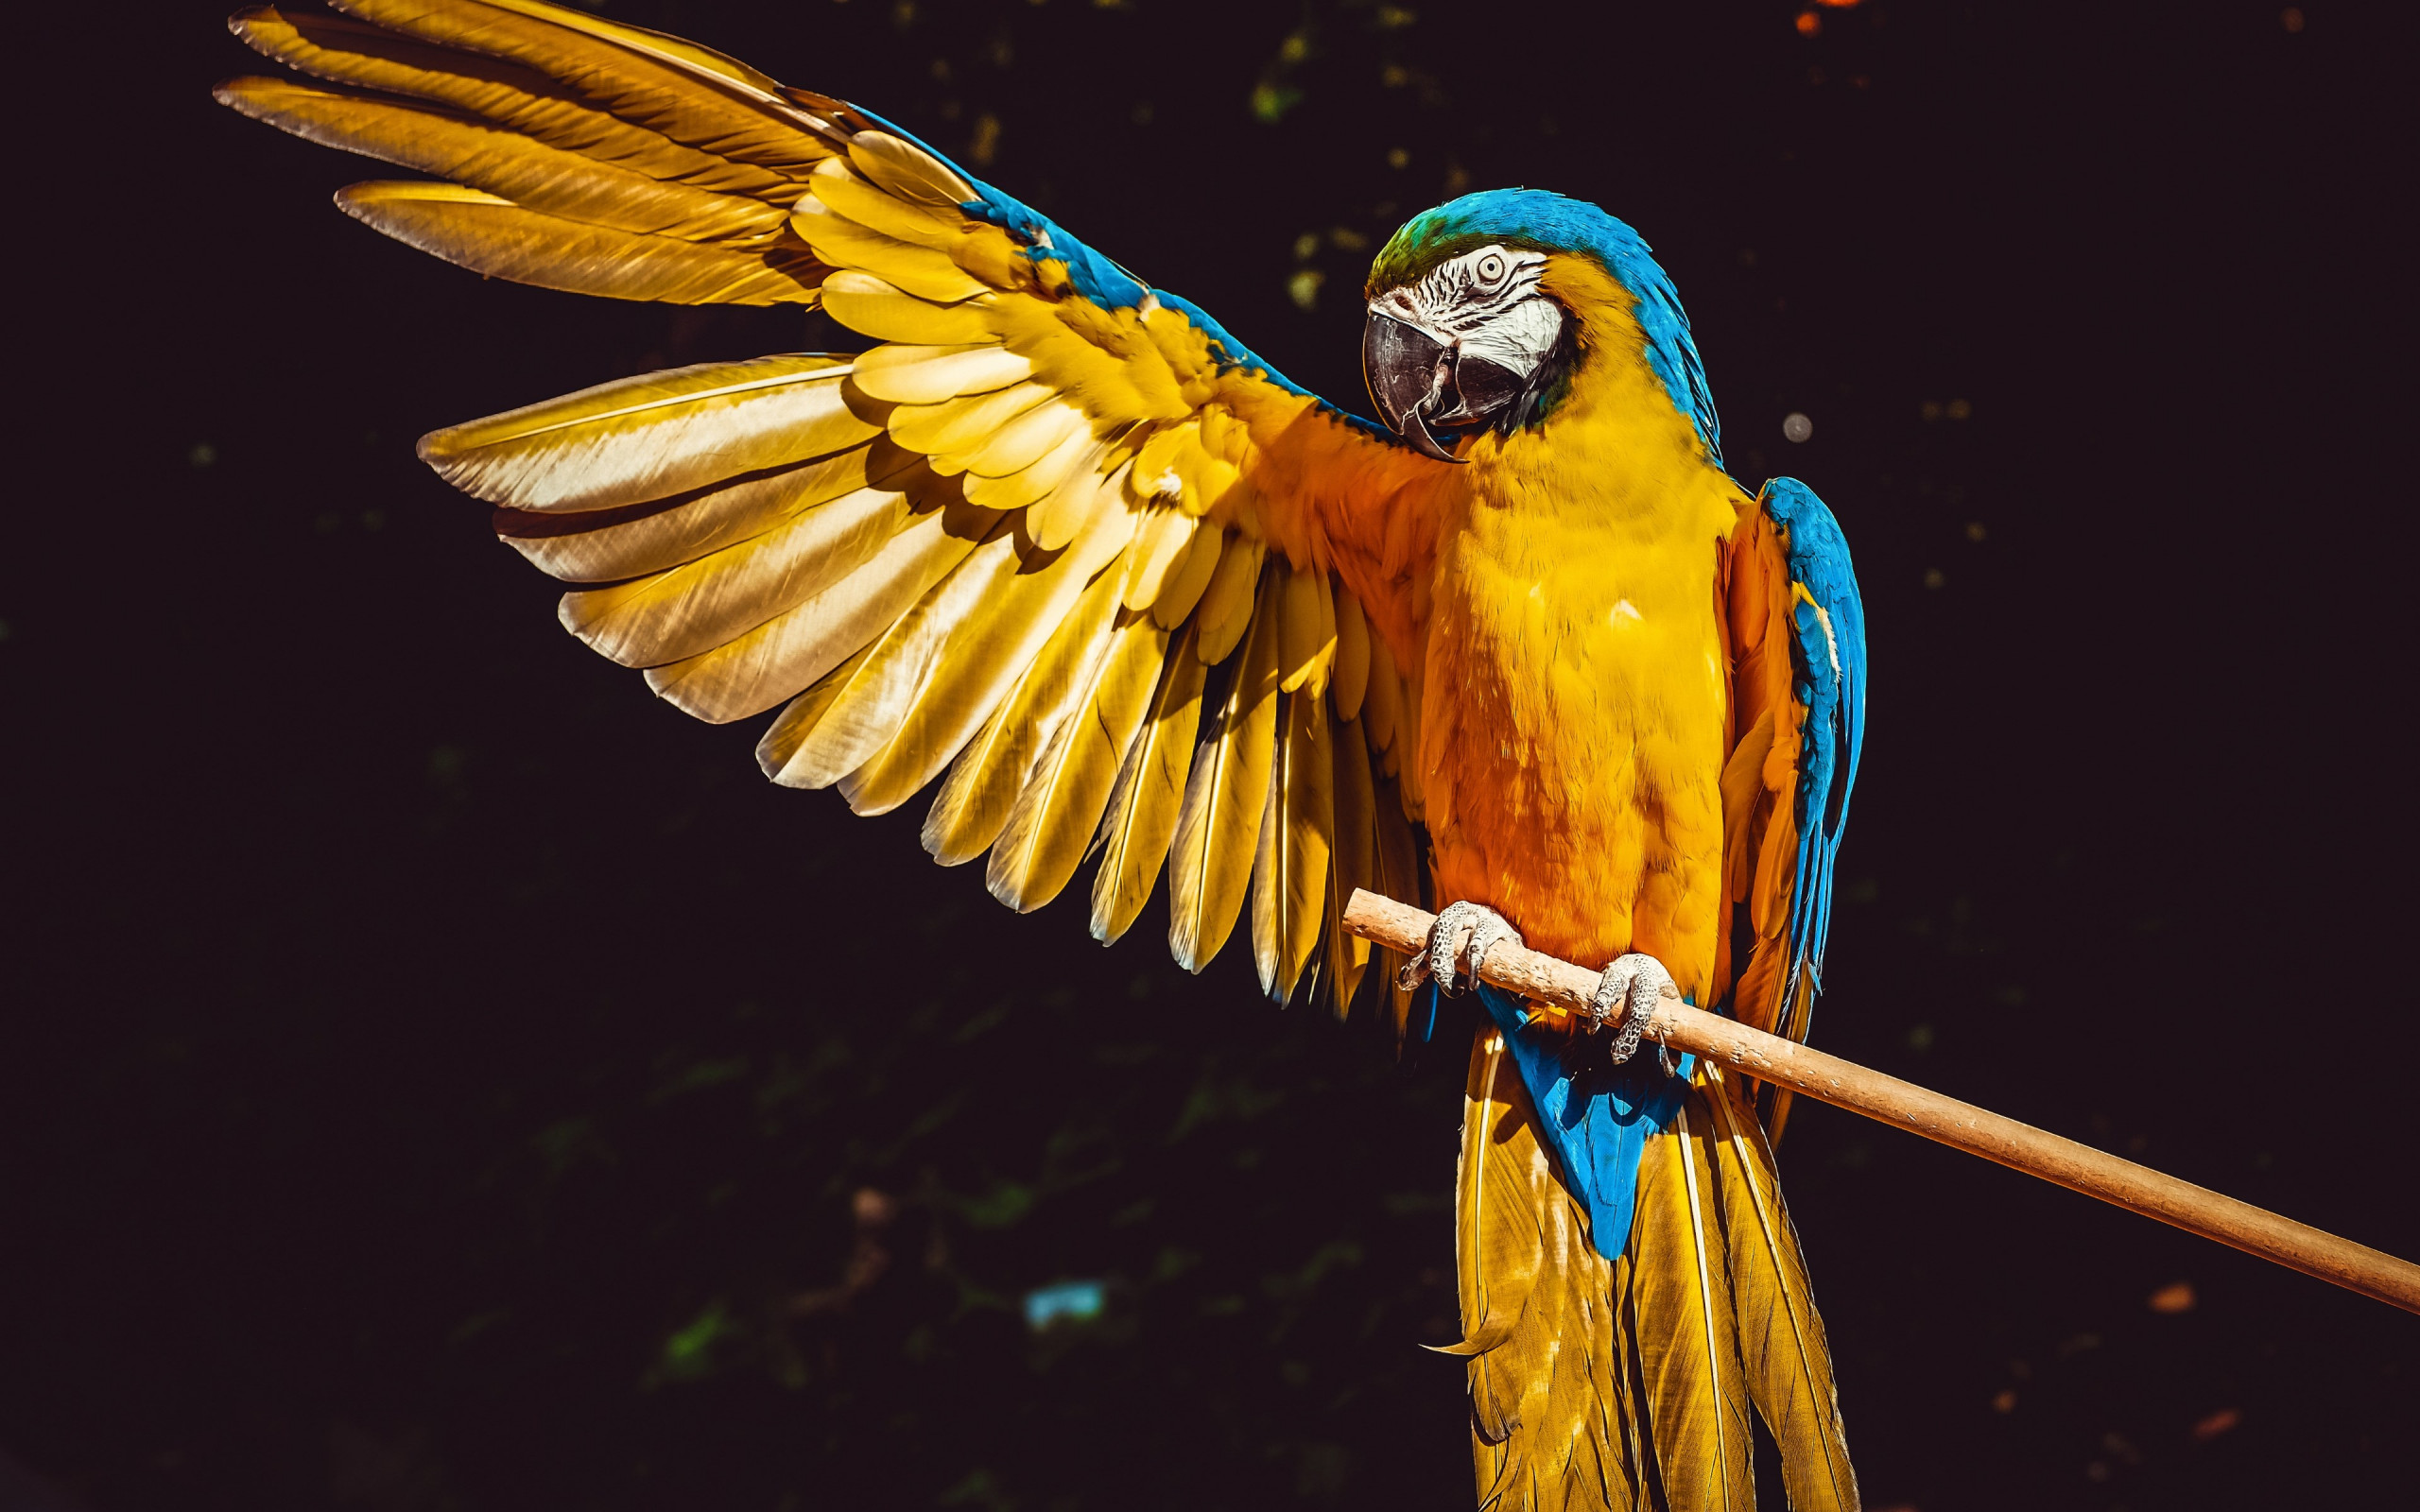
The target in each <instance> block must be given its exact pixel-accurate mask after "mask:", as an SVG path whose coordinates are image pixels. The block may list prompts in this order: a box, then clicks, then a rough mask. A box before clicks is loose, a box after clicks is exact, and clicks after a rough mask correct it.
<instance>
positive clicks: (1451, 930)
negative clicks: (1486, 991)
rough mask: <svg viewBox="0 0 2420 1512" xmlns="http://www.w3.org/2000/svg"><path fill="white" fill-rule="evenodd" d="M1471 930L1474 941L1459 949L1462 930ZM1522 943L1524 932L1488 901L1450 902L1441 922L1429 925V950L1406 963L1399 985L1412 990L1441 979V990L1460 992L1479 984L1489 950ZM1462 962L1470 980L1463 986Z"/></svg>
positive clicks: (1442, 914)
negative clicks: (1458, 972)
mask: <svg viewBox="0 0 2420 1512" xmlns="http://www.w3.org/2000/svg"><path fill="white" fill-rule="evenodd" d="M1464 930H1468V931H1470V944H1469V945H1468V946H1467V947H1466V948H1464V949H1463V950H1461V951H1459V952H1457V951H1456V950H1455V948H1454V947H1455V946H1456V945H1457V944H1459V943H1460V942H1461V936H1462V932H1463V931H1464ZM1508 939H1509V940H1511V941H1512V942H1513V944H1515V945H1518V944H1520V943H1522V940H1521V932H1520V931H1519V930H1517V929H1514V928H1513V926H1512V924H1511V923H1510V922H1508V921H1507V920H1506V919H1505V918H1504V916H1503V915H1502V914H1499V913H1497V912H1496V911H1495V909H1493V908H1490V907H1488V906H1487V905H1486V904H1485V903H1470V902H1462V903H1447V904H1446V905H1445V906H1444V907H1443V909H1442V910H1440V911H1439V912H1438V915H1437V921H1436V922H1435V923H1433V924H1431V925H1429V926H1428V949H1427V950H1426V951H1424V952H1422V953H1421V954H1418V955H1415V956H1413V957H1412V958H1411V959H1410V960H1409V961H1406V962H1405V963H1404V968H1403V974H1402V975H1400V976H1399V977H1397V978H1396V979H1395V980H1396V985H1397V986H1399V987H1401V988H1405V989H1406V990H1409V989H1410V988H1416V987H1418V986H1419V985H1420V984H1421V983H1423V982H1426V981H1427V980H1428V979H1429V978H1430V977H1432V976H1433V977H1435V978H1436V979H1437V986H1438V988H1439V989H1440V990H1442V991H1445V992H1460V991H1462V990H1464V989H1465V988H1472V987H1477V986H1478V969H1479V965H1480V963H1481V962H1483V961H1485V960H1486V959H1487V953H1488V952H1489V951H1492V950H1494V949H1495V947H1496V946H1497V945H1498V944H1500V943H1502V942H1503V941H1505V940H1508ZM1457 964H1461V966H1462V967H1463V969H1464V973H1465V977H1466V980H1465V981H1464V983H1463V985H1462V986H1461V987H1456V986H1455V985H1454V969H1455V967H1456V965H1457Z"/></svg>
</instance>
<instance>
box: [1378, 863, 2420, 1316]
mask: <svg viewBox="0 0 2420 1512" xmlns="http://www.w3.org/2000/svg"><path fill="white" fill-rule="evenodd" d="M1435 921H1436V916H1435V915H1433V914H1427V913H1424V912H1422V911H1421V910H1420V909H1417V908H1414V907H1411V906H1409V904H1405V903H1399V902H1395V901H1394V900H1393V899H1392V898H1381V897H1379V896H1378V895H1377V894H1375V893H1373V892H1364V891H1360V890H1358V889H1357V890H1356V891H1355V892H1354V894H1353V899H1352V902H1349V903H1348V904H1346V906H1345V910H1344V927H1345V929H1346V930H1347V931H1349V932H1350V933H1352V934H1354V935H1357V936H1360V937H1361V938H1363V939H1366V940H1372V941H1374V942H1376V943H1377V944H1380V945H1384V946H1386V947H1387V948H1388V949H1390V950H1392V951H1396V952H1399V953H1401V954H1406V955H1411V954H1419V953H1420V952H1422V951H1425V950H1426V949H1427V944H1428V930H1429V926H1430V925H1431V924H1433V923H1434V922H1435ZM1479 975H1480V977H1481V978H1482V979H1484V980H1485V981H1487V982H1490V983H1493V984H1494V985H1495V986H1496V987H1499V988H1504V989H1505V990H1507V991H1510V992H1518V993H1520V994H1522V995H1523V996H1525V997H1528V998H1530V999H1532V1000H1533V1001H1536V1002H1539V1003H1543V1004H1546V1005H1547V1006H1548V1007H1550V1008H1554V1009H1559V1010H1561V1011H1563V1012H1564V1013H1570V1012H1575V1011H1577V1010H1579V1009H1581V1008H1584V1007H1586V1006H1587V1005H1588V1003H1589V998H1590V995H1591V994H1592V993H1594V992H1595V991H1596V988H1597V978H1598V975H1599V973H1598V972H1597V971H1590V970H1588V969H1587V968H1585V967H1581V966H1574V965H1573V964H1572V963H1570V962H1569V961H1564V960H1557V959H1556V958H1555V957H1553V956H1551V955H1541V954H1538V953H1537V952H1535V951H1530V950H1523V949H1522V948H1520V947H1519V946H1517V945H1514V944H1513V942H1512V941H1510V940H1506V941H1504V942H1503V943H1501V944H1499V945H1497V946H1496V947H1495V949H1493V950H1491V951H1489V952H1488V953H1487V960H1486V963H1485V964H1484V965H1483V966H1482V967H1481V969H1480V971H1479ZM1647 1037H1648V1038H1649V1039H1651V1040H1660V1041H1662V1042H1663V1043H1665V1044H1668V1045H1669V1046H1671V1048H1673V1049H1674V1050H1686V1051H1691V1052H1694V1053H1695V1054H1697V1055H1699V1056H1701V1057H1704V1058H1706V1059H1708V1060H1712V1061H1715V1062H1718V1063H1720V1064H1721V1065H1723V1066H1727V1067H1731V1068H1733V1069H1735V1070H1737V1072H1738V1073H1740V1074H1743V1075H1748V1076H1754V1077H1755V1078H1757V1079H1758V1080H1760V1081H1769V1082H1772V1083H1773V1084H1774V1085H1775V1086H1779V1087H1787V1088H1789V1089H1790V1090H1791V1091H1795V1092H1797V1093H1798V1094H1799V1095H1800V1096H1802V1097H1812V1098H1816V1099H1818V1100H1819V1101H1822V1102H1826V1103H1829V1104H1831V1105H1832V1106H1833V1107H1835V1108H1847V1109H1848V1110H1849V1111H1850V1112H1852V1113H1862V1114H1864V1115H1865V1116H1866V1117H1868V1118H1871V1119H1875V1120H1877V1121H1878V1122H1881V1123H1884V1124H1889V1125H1893V1126H1895V1127H1899V1128H1904V1129H1907V1130H1910V1132H1912V1133H1916V1134H1921V1135H1923V1136H1924V1137H1925V1138H1927V1139H1928V1140H1933V1141H1936V1142H1938V1143H1943V1144H1946V1145H1948V1146H1950V1147H1951V1148H1952V1149H1959V1150H1964V1151H1965V1152H1966V1153H1967V1154H1969V1155H1979V1156H1981V1157H1982V1158H1983V1159H1984V1160H1997V1161H1998V1162H1999V1163H2000V1164H2002V1165H2005V1166H2007V1167H2009V1168H2010V1169H2012V1170H2016V1171H2023V1172H2025V1173H2026V1174H2027V1175H2029V1176H2038V1177H2042V1179H2044V1180H2046V1181H2056V1182H2057V1183H2058V1184H2059V1185H2061V1186H2063V1187H2067V1188H2070V1189H2071V1190H2073V1191H2077V1192H2081V1193H2083V1194H2084V1195H2086V1196H2090V1197H2099V1198H2100V1200H2101V1201H2103V1202H2114V1203H2116V1204H2117V1205H2118V1207H2121V1208H2126V1209H2129V1210H2131V1211H2135V1212H2139V1213H2141V1214H2143V1215H2144V1216H2145V1217H2147V1218H2157V1219H2158V1220H2159V1221H2160V1222H2162V1223H2167V1224H2173V1225H2175V1226H2176V1227H2177V1228H2179V1229H2185V1230H2186V1231H2187V1232H2188V1233H2196V1234H2200V1235H2202V1236H2203V1237H2204V1238H2205V1239H2215V1240H2217V1241H2218V1242H2219V1243H2221V1244H2222V1245H2233V1246H2235V1247H2236V1248H2238V1249H2240V1250H2242V1251H2243V1252H2244V1253H2246V1254H2248V1255H2258V1256H2259V1257H2260V1258H2261V1259H2263V1260H2273V1261H2275V1262H2276V1263H2278V1264H2280V1265H2290V1266H2292V1267H2293V1268H2294V1269H2295V1270H2298V1271H2301V1272H2303V1273H2304V1274H2305V1275H2308V1276H2316V1277H2318V1278H2319V1279H2320V1280H2324V1281H2334V1282H2335V1283H2336V1284H2337V1285H2339V1286H2342V1287H2345V1288H2347V1289H2349V1290H2351V1291H2356V1292H2359V1293H2360V1294H2361V1295H2362V1296H2364V1297H2377V1299H2378V1300H2379V1301H2381V1302H2390V1303H2393V1304H2394V1306H2396V1307H2399V1308H2402V1309H2403V1310H2405V1311H2406V1312H2410V1313H2420V1265H2414V1264H2412V1263H2411V1262H2410V1261H2405V1260H2397V1259H2396V1258H2395V1257H2394V1256H2393V1255H2389V1254H2386V1253H2383V1252H2382V1251H2379V1250H2376V1249H2372V1248H2370V1247H2369V1246H2366V1245H2357V1244H2355V1243H2353V1242H2352V1241H2351V1240H2349V1239H2339V1238H2337V1237H2336V1236H2335V1235H2334V1234H2331V1233H2325V1232H2322V1231H2321V1230H2319V1229H2313V1228H2311V1227H2310V1226H2308V1224H2299V1223H2296V1222H2294V1221H2293V1220H2292V1219H2290V1218H2281V1217H2279V1216H2278V1215H2277V1214H2275V1213H2273V1212H2271V1211H2268V1210H2267V1209H2265V1208H2256V1207H2254V1206H2253V1205H2252V1204H2250V1203H2248V1202H2238V1201H2237V1200H2236V1199H2235V1198H2233V1197H2229V1196H2222V1195H2221V1194H2218V1193H2216V1192H2212V1191H2210V1190H2209V1189H2208V1188H2207V1187H2197V1186H2195V1185H2194V1184H2193V1183H2192V1182H2190V1181H2180V1180H2178V1179H2177V1178H2176V1177H2172V1176H2164V1175H2162V1174H2161V1173H2159V1172H2157V1171H2154V1170H2152V1169H2151V1168H2150V1167H2148V1166H2141V1165H2136V1164H2135V1162H2134V1161H2132V1160H2119V1159H2118V1157H2116V1156H2114V1155H2111V1154H2108V1153H2106V1152H2105V1151H2101V1150H2096V1149H2094V1148H2093V1147H2092V1146H2090V1145H2088V1144H2079V1143H2076V1142H2075V1141H2073V1140H2066V1139H2061V1138H2060V1137H2059V1136H2058V1135H2056V1134H2049V1133H2045V1132H2044V1131H2043V1130H2041V1129H2038V1128H2035V1127H2033V1126H2032V1125H2030V1124H2020V1123H2018V1122H2017V1121H2016V1120H2014V1119H2013V1118H2002V1117H2001V1116H2000V1115H1999V1114H1997V1113H1992V1112H1986V1111H1985V1110H1984V1109H1982V1108H1977V1107H1975V1106H1974V1105H1972V1104H1971V1103H1962V1102H1960V1101H1958V1100H1957V1099H1956V1098H1954V1097H1944V1096H1943V1095H1941V1093H1939V1092H1934V1091H1926V1090H1925V1089H1924V1088H1922V1087H1918V1086H1916V1085H1915V1084H1913V1083H1912V1082H1904V1081H1901V1080H1899V1079H1898V1078H1897V1077H1895V1076H1886V1075H1884V1074H1881V1073H1880V1072H1878V1071H1868V1070H1867V1069H1866V1068H1865V1067H1863V1066H1859V1065H1855V1064H1853V1063H1851V1062H1849V1061H1846V1060H1842V1059H1841V1058H1840V1057H1838V1056H1827V1055H1825V1054H1824V1053H1823V1052H1822V1051H1820V1050H1810V1049H1808V1048H1807V1047H1806V1046H1805V1045H1802V1044H1795V1043H1793V1042H1791V1041H1790V1040H1784V1039H1782V1038H1780V1037H1779V1036H1777V1035H1770V1034H1766V1033H1764V1032H1763V1031H1762V1030H1758V1029H1752V1028H1749V1027H1748V1026H1747V1025H1746V1024H1743V1023H1737V1022H1733V1021H1732V1020H1730V1019H1726V1018H1723V1017H1721V1016H1720V1014H1714V1013H1708V1012H1705V1011H1704V1010H1703V1009H1700V1008H1693V1007H1690V1006H1689V1005H1686V1004H1685V1003H1683V1002H1681V1001H1680V1000H1679V999H1678V998H1674V997H1667V998H1665V999H1663V1000H1662V1001H1661V1003H1660V1004H1659V1005H1658V1006H1657V1008H1656V1010H1655V1016H1654V1017H1653V1018H1651V1019H1650V1020H1649V1021H1648V1026H1647Z"/></svg>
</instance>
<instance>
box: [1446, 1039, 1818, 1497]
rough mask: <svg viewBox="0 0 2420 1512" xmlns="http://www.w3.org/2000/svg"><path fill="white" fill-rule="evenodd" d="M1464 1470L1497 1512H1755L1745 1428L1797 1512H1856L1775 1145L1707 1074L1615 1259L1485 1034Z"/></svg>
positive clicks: (1470, 1253)
mask: <svg viewBox="0 0 2420 1512" xmlns="http://www.w3.org/2000/svg"><path fill="white" fill-rule="evenodd" d="M1455 1207H1456V1229H1457V1239H1458V1243H1459V1246H1460V1254H1459V1257H1458V1258H1459V1259H1460V1261H1461V1265H1460V1270H1461V1278H1462V1281H1461V1285H1462V1295H1461V1301H1462V1332H1463V1339H1462V1341H1461V1343H1459V1344H1456V1345H1452V1346H1450V1347H1448V1348H1447V1349H1445V1350H1443V1352H1445V1353H1451V1354H1460V1355H1463V1356H1465V1357H1467V1359H1468V1361H1469V1365H1468V1370H1469V1373H1470V1391H1471V1451H1472V1458H1473V1463H1474V1467H1475V1469H1476V1470H1477V1472H1478V1494H1479V1503H1480V1505H1481V1506H1483V1507H1489V1508H1497V1507H1501V1508H1508V1509H1509V1508H1532V1509H1540V1512H1547V1509H1564V1508H1570V1509H1577V1508H1582V1507H1585V1508H1599V1507H1614V1508H1624V1509H1628V1508H1638V1509H1642V1512H1643V1509H1647V1508H1671V1509H1674V1512H1701V1509H1703V1512H1752V1509H1753V1508H1754V1507H1755V1504H1756V1499H1755V1479H1754V1470H1753V1468H1752V1458H1753V1453H1752V1432H1753V1427H1752V1417H1751V1415H1752V1413H1753V1414H1754V1415H1755V1416H1756V1417H1762V1418H1763V1419H1764V1421H1765V1422H1766V1424H1767V1425H1768V1426H1769V1427H1770V1428H1771V1430H1772V1435H1773V1436H1774V1438H1775V1440H1776V1441H1777V1443H1778V1444H1779V1446H1780V1448H1781V1451H1782V1460H1783V1484H1784V1486H1785V1488H1786V1489H1787V1491H1788V1493H1789V1503H1790V1505H1791V1506H1792V1507H1793V1508H1796V1509H1798V1512H1855V1509H1856V1508H1857V1506H1858V1490H1857V1480H1856V1476H1855V1474H1854V1472H1853V1471H1852V1470H1851V1469H1850V1466H1849V1460H1848V1451H1847V1446H1846V1442H1845V1440H1844V1438H1843V1435H1842V1433H1841V1420H1840V1409H1839V1406H1838V1403H1837V1401H1836V1400H1835V1399H1834V1395H1833V1387H1832V1368H1831V1358H1830V1354H1829V1351H1828V1349H1826V1347H1825V1345H1824V1332H1823V1324H1822V1322H1821V1320H1820V1319H1819V1318H1818V1317H1817V1316H1816V1314H1815V1309H1814V1302H1813V1298H1812V1296H1811V1294H1810V1293H1809V1291H1808V1287H1807V1281H1806V1262H1805V1260H1804V1258H1803V1257H1802V1256H1801V1255H1800V1253H1799V1249H1798V1242H1797V1236H1796V1234H1795V1232H1794V1231H1793V1230H1792V1229H1791V1228H1790V1226H1789V1214H1788V1212H1787V1211H1786V1210H1785V1209H1784V1208H1783V1206H1782V1202H1781V1193H1780V1188H1779V1185H1778V1183H1777V1181H1776V1179H1775V1175H1774V1169H1773V1161H1772V1149H1771V1147H1770V1145H1768V1144H1767V1143H1765V1140H1764V1136H1763V1130H1762V1128H1761V1127H1760V1126H1759V1125H1758V1124H1757V1122H1756V1120H1755V1117H1754V1116H1753V1115H1752V1114H1751V1113H1750V1112H1749V1111H1748V1109H1747V1108H1745V1107H1744V1105H1742V1103H1741V1102H1740V1098H1739V1094H1738V1091H1737V1090H1736V1089H1735V1088H1733V1087H1731V1086H1729V1085H1727V1084H1726V1083H1725V1082H1724V1081H1723V1080H1722V1079H1721V1077H1720V1074H1719V1073H1717V1072H1714V1071H1711V1070H1701V1071H1700V1072H1699V1073H1698V1074H1697V1084H1696V1085H1695V1086H1694V1087H1693V1088H1692V1089H1691V1090H1690V1092H1689V1096H1688V1100H1687V1101H1686V1102H1685V1104H1684V1105H1683V1106H1682V1108H1681V1109H1680V1112H1679V1113H1678V1115H1677V1116H1676V1118H1675V1120H1674V1123H1673V1126H1672V1127H1671V1128H1670V1129H1669V1130H1668V1131H1667V1132H1665V1133H1663V1134H1659V1135H1656V1136H1653V1137H1651V1139H1650V1140H1649V1141H1648V1143H1647V1148H1646V1152H1645V1154H1644V1156H1643V1157H1642V1159H1641V1161H1640V1170H1639V1184H1638V1196H1637V1203H1636V1216H1635V1218H1634V1228H1633V1229H1632V1232H1631V1233H1630V1235H1629V1236H1628V1241H1629V1242H1628V1244H1627V1245H1626V1246H1623V1247H1622V1248H1621V1249H1620V1251H1619V1258H1617V1259H1616V1260H1615V1261H1613V1262H1612V1263H1608V1262H1607V1261H1606V1260H1605V1259H1604V1257H1603V1256H1602V1255H1600V1254H1599V1252H1598V1250H1597V1248H1596V1247H1595V1246H1593V1245H1592V1244H1591V1243H1590V1242H1589V1236H1588V1232H1587V1220H1586V1216H1585V1213H1584V1210H1583V1209H1582V1207H1581V1206H1580V1204H1578V1203H1577V1202H1575V1201H1574V1200H1573V1199H1572V1197H1571V1195H1570V1194H1569V1193H1567V1192H1566V1191H1565V1190H1564V1187H1563V1185H1562V1182H1561V1180H1560V1178H1559V1177H1558V1175H1557V1173H1556V1170H1555V1167H1554V1163H1553V1157H1552V1156H1551V1155H1550V1154H1549V1153H1548V1151H1547V1146H1546V1145H1545V1144H1543V1143H1541V1142H1540V1140H1539V1138H1538V1130H1537V1125H1536V1114H1535V1112H1534V1111H1533V1110H1532V1108H1531V1105H1530V1099H1529V1094H1528V1091H1527V1090H1526V1089H1525V1088H1524V1087H1523V1085H1522V1083H1521V1079H1520V1076H1519V1074H1518V1072H1517V1071H1516V1070H1515V1068H1514V1065H1513V1058H1512V1057H1510V1056H1509V1055H1507V1054H1506V1053H1505V1051H1504V1042H1503V1038H1502V1036H1501V1034H1500V1033H1498V1032H1497V1031H1496V1030H1495V1028H1493V1027H1489V1028H1487V1029H1485V1030H1484V1031H1482V1033H1481V1034H1480V1036H1479V1038H1478V1042H1477V1043H1476V1044H1475V1045H1474V1046H1473V1050H1472V1056H1471V1069H1470V1077H1469V1081H1468V1084H1467V1086H1466V1088H1465V1091H1464V1103H1463V1127H1462V1160H1461V1177H1460V1180H1459V1182H1458V1185H1457V1189H1456V1203H1455Z"/></svg>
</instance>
